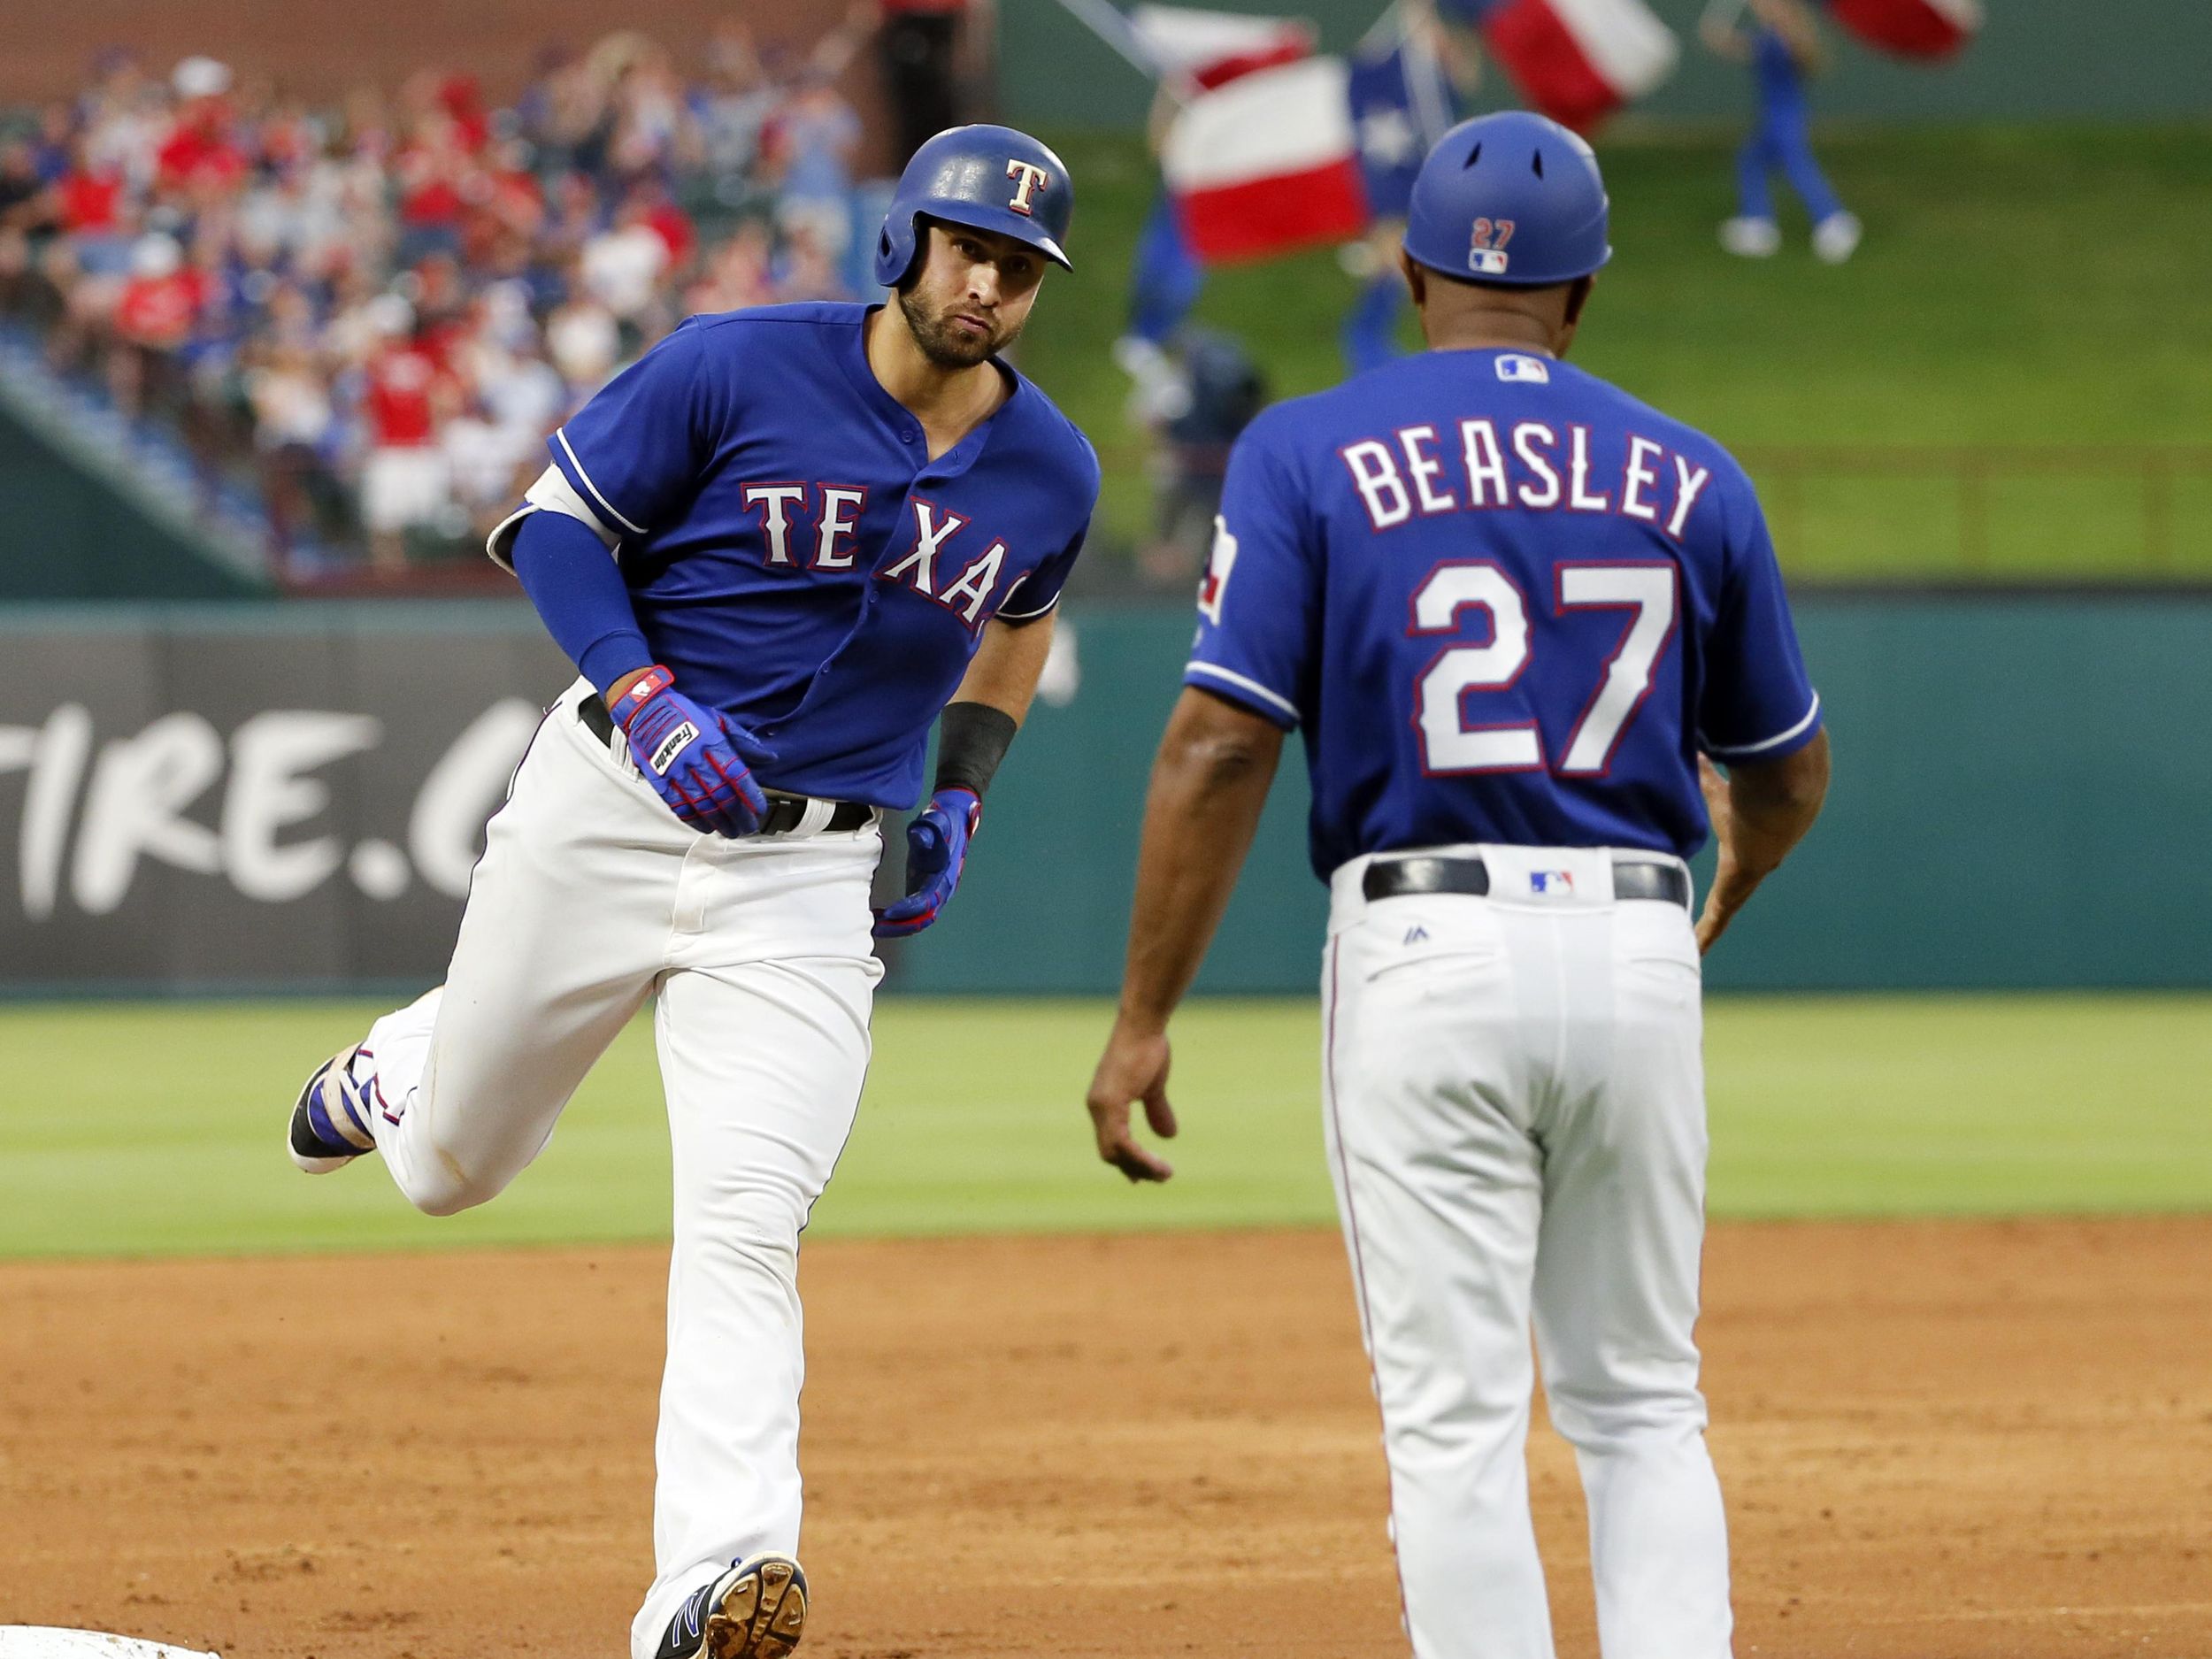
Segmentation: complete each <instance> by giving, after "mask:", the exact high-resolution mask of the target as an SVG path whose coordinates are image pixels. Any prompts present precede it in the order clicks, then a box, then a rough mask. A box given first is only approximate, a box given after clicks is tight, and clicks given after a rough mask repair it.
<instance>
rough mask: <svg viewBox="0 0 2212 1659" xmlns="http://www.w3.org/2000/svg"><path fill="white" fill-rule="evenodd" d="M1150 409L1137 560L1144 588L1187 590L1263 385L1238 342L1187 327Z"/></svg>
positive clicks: (1261, 403) (1176, 339)
mask: <svg viewBox="0 0 2212 1659" xmlns="http://www.w3.org/2000/svg"><path fill="white" fill-rule="evenodd" d="M1163 367H1164V371H1165V372H1166V373H1168V374H1170V375H1171V377H1172V378H1171V379H1170V380H1163V381H1162V382H1161V386H1160V389H1159V393H1158V396H1156V399H1155V401H1154V403H1153V404H1152V406H1151V411H1150V412H1151V415H1152V427H1153V433H1154V443H1153V451H1152V503H1153V535H1152V540H1151V541H1149V542H1148V543H1147V544H1146V546H1145V548H1144V549H1143V551H1142V553H1141V556H1140V557H1139V563H1138V572H1139V574H1140V575H1141V577H1142V578H1143V580H1144V581H1145V584H1146V585H1147V586H1148V587H1152V588H1162V589H1179V588H1185V587H1187V586H1188V585H1189V584H1190V583H1191V582H1193V581H1195V580H1197V578H1198V572H1200V571H1201V570H1202V568H1204V565H1205V562H1206V557H1207V555H1208V552H1209V551H1210V549H1211V548H1212V546H1213V535H1214V517H1215V515H1216V514H1217V513H1218V512H1219V511H1221V484H1222V480H1223V478H1224V477H1225V475H1226V473H1227V472H1228V469H1229V449H1230V447H1231V446H1232V445H1233V444H1234V443H1235V442H1236V441H1237V437H1238V434H1240V433H1242V432H1243V430H1244V429H1245V427H1247V426H1249V425H1251V423H1252V418H1253V417H1254V416H1255V415H1256V414H1258V413H1259V412H1260V411H1261V410H1263V409H1264V408H1265V407H1266V406H1267V401H1268V391H1267V381H1266V380H1265V378H1264V377H1263V375H1262V374H1261V373H1260V369H1259V365H1257V364H1256V363H1255V362H1254V361H1253V360H1252V355H1251V353H1250V352H1248V351H1247V350H1246V349H1245V347H1244V342H1242V341H1240V340H1239V339H1237V338H1236V336H1235V335H1233V334H1223V333H1221V332H1220V331H1219V330H1217V329H1212V328H1206V327H1202V326H1198V325H1196V324H1187V325H1186V326H1183V327H1182V328H1181V329H1179V330H1178V331H1177V333H1176V334H1175V335H1174V336H1173V337H1172V338H1171V340H1170V341H1169V342H1168V345H1167V348H1166V350H1165V352H1164V362H1163Z"/></svg>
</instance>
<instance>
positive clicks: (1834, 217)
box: [1813, 213, 1866, 265]
mask: <svg viewBox="0 0 2212 1659" xmlns="http://www.w3.org/2000/svg"><path fill="white" fill-rule="evenodd" d="M1865 228H1866V227H1864V226H1863V225H1861V224H1860V223H1859V216H1858V215H1857V214H1856V213H1831V214H1829V215H1828V217H1827V218H1826V219H1822V220H1821V221H1820V223H1819V224H1817V225H1816V226H1814V227H1813V253H1814V255H1815V256H1816V257H1817V258H1818V259H1819V260H1820V261H1821V263H1822V264H1824V265H1841V264H1842V263H1843V262H1844V261H1845V260H1846V259H1848V258H1849V257H1851V256H1852V255H1853V254H1854V253H1855V252H1857V251H1858V246H1859V238H1860V237H1861V236H1862V235H1863V234H1865Z"/></svg>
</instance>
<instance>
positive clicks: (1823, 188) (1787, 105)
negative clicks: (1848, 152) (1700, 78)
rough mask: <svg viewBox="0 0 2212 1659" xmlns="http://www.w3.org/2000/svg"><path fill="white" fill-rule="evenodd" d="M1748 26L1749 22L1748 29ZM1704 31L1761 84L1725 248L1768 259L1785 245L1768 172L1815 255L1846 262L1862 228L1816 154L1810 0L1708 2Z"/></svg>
mask: <svg viewBox="0 0 2212 1659" xmlns="http://www.w3.org/2000/svg"><path fill="white" fill-rule="evenodd" d="M1747 25H1748V27H1746V26H1747ZM1699 33H1700V34H1701V35H1702V36H1703V37H1704V40H1705V44H1706V45H1707V47H1708V48H1709V49H1710V50H1712V51H1713V52H1714V53H1715V54H1716V55H1717V56H1719V57H1722V58H1727V59H1729V60H1730V61H1731V62H1732V63H1740V64H1747V65H1750V66H1751V70H1752V73H1753V74H1754V76H1755V79H1756V81H1757V82H1758V89H1759V119H1758V125H1757V126H1756V127H1753V129H1752V131H1751V135H1750V137H1748V138H1747V139H1746V140H1745V141H1744V144H1743V148H1742V149H1741V150H1738V151H1737V152H1736V216H1735V217H1734V218H1733V219H1727V220H1725V221H1724V222H1723V224H1722V225H1721V227H1720V243H1721V246H1722V247H1724V248H1725V249H1727V250H1728V251H1729V252H1730V253H1732V254H1740V255H1741V256H1742V257H1745V258H1747V259H1764V258H1767V257H1770V256H1772V255H1773V254H1774V253H1775V252H1776V251H1777V250H1779V249H1780V247H1781V246H1782V227H1781V226H1780V225H1779V224H1778V223H1777V222H1776V219H1775V216H1774V191H1773V187H1772V184H1771V175H1772V174H1773V173H1776V172H1780V173H1781V174H1782V176H1783V177H1784V178H1786V179H1787V180H1789V184H1790V188H1791V189H1793V190H1794V191H1796V192H1797V196H1798V200H1800V201H1801V202H1802V203H1804V204H1805V211H1806V212H1807V213H1809V214H1810V215H1811V217H1812V221H1813V252H1814V253H1815V254H1816V256H1818V257H1820V258H1821V259H1822V260H1823V261H1824V262H1825V263H1827V264H1829V265H1841V264H1842V263H1843V262H1844V261H1845V260H1847V259H1848V258H1849V257H1851V256H1852V254H1853V253H1854V252H1855V251H1856V250H1857V248H1858V245H1859V236H1860V233H1861V227H1860V224H1859V220H1858V217H1857V215H1855V214H1854V213H1852V212H1851V211H1849V210H1848V209H1847V208H1846V207H1845V206H1844V204H1843V203H1842V201H1841V200H1840V199H1839V197H1838V196H1837V195H1836V192H1835V188H1834V187H1833V186H1832V185H1831V184H1830V183H1829V182H1828V179H1827V175H1826V174H1825V173H1822V172H1821V170H1820V163H1819V162H1818V161H1817V160H1816V159H1815V158H1814V156H1813V141H1812V134H1811V133H1810V132H1809V129H1808V112H1807V109H1806V104H1805V82H1806V81H1807V80H1808V79H1809V77H1811V76H1813V75H1816V74H1819V73H1822V72H1823V71H1824V69H1825V68H1826V67H1827V65H1828V49H1827V46H1826V43H1825V42H1823V41H1822V39H1821V37H1820V26H1819V24H1818V23H1817V22H1816V20H1815V19H1814V17H1813V13H1812V10H1811V8H1810V7H1809V6H1808V5H1807V4H1805V0H1744V4H1742V5H1741V6H1740V7H1738V8H1737V9H1736V10H1735V12H1734V13H1733V15H1731V14H1730V10H1729V0H1719V4H1716V5H1714V6H1712V7H1709V9H1708V10H1707V12H1706V13H1705V17H1704V19H1703V21H1702V22H1701V24H1700V26H1699Z"/></svg>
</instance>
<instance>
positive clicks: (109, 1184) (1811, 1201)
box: [0, 995, 2212, 1256]
mask: <svg viewBox="0 0 2212 1659" xmlns="http://www.w3.org/2000/svg"><path fill="white" fill-rule="evenodd" d="M377 1011H379V1010H375V1009H373V1008H371V1007H368V1006H366V1005H364V1004H359V1003H334V1002H256V1003H215V1004H142V1005H131V1004H95V1005H69V1006H44V1007H41V1006H32V1005H19V1006H14V1007H7V1008H0V1079H5V1082H4V1085H0V1087H4V1090H5V1094H4V1101H5V1104H4V1106H0V1256H50V1255H107V1254H142V1253H152V1254H166V1253H175V1252H187V1253H203V1252H222V1251H291V1250H301V1249H322V1248H344V1247H361V1248H383V1247H430V1246H438V1245H443V1244H449V1243H456V1242H468V1243H492V1242H501V1243H545V1242H555V1241H562V1240H608V1239H623V1238H647V1237H657V1236H661V1235H663V1234H664V1232H665V1228H666V1223H665V1210H666V1203H667V1198H666V1180H667V1149H666V1133H665V1127H664V1122H663V1119H662V1114H661V1108H660V1104H659V1086H658V1080H657V1077H656V1076H655V1074H654V1070H653V1059H652V1046H651V1042H650V1041H649V1032H647V1031H646V1030H645V1029H644V1028H643V1027H642V1026H640V1027H638V1028H635V1029H634V1030H632V1031H631V1032H630V1033H627V1034H626V1037H625V1038H624V1040H623V1041H621V1042H620V1043H619V1044H618V1046H617V1047H616V1048H615V1049H614V1051H613V1052H612V1053H611V1055H610V1056H608V1057H607V1059H606V1060H605V1061H604V1062H603V1064H601V1066H600V1067H599V1069H598V1071H596V1072H595V1074H594V1076H593V1077H592V1079H591V1081H590V1082H589V1084H588V1085H587V1087H586V1088H585V1090H584V1092H583V1094H581V1095H580V1097H579V1098H578V1099H577V1101H576V1102H575V1103H574V1104H573V1105H572V1107H571V1108H570V1110H569V1113H568V1116H567V1118H566V1119H565V1121H564V1123H563V1124H562V1126H561V1129H560V1131H559V1133H558V1134H557V1136H556V1137H555V1139H554V1141H553V1144H552V1146H551V1148H549V1150H548V1152H547V1153H546V1155H545V1156H544V1157H543V1158H541V1160H540V1162H539V1163H538V1164H536V1165H535V1166H534V1168H532V1169H531V1170H530V1171H528V1172H527V1173H526V1175H525V1176H524V1177H523V1178H522V1179H520V1180H519V1181H518V1182H517V1184H516V1185H515V1186H514V1187H513V1188H511V1190H510V1191H509V1192H508V1193H506V1194H504V1195H503V1197H502V1198H501V1199H500V1200H499V1201H498V1202H496V1203H495V1204H492V1205H489V1206H488V1207H486V1208H484V1209H481V1210H477V1211H474V1212H472V1213H471V1214H469V1215H466V1216H463V1217H457V1218H455V1219H453V1220H449V1221H440V1222H433V1221H430V1220H426V1219H425V1218H424V1217H419V1216H417V1215H416V1214H414V1212H413V1211H411V1210H409V1209H408V1208H407V1207H406V1206H405V1205H404V1203H403V1202H402V1201H401V1200H400V1199H399V1198H398V1196H397V1195H396V1193H395V1192H394V1190H393V1188H392V1187H391V1184H390V1183H389V1182H388V1180H386V1179H384V1176H383V1174H382V1172H381V1171H378V1170H375V1169H372V1168H367V1167H356V1168H354V1169H351V1170H348V1171H343V1172H342V1173H341V1174H339V1175H337V1176H334V1177H329V1178H326V1179H316V1180H311V1179H307V1178H306V1177H303V1176H301V1175H299V1174H297V1173H296V1171H293V1170H292V1168H291V1167H290V1165H289V1164H288V1163H287V1162H286V1161H285V1158H284V1156H283V1154H282V1151H281V1150H280V1147H279V1145H278V1137H279V1134H280V1131H281V1128H282V1123H283V1117H284V1106H285V1104H286V1102H288V1100H289V1098H290V1095H291V1093H292V1091H293V1090H294V1089H295V1088H296V1087H297V1084H298V1081H299V1079H300V1078H301V1077H303V1075H305V1073H306V1071H308V1070H309V1069H310V1068H311V1066H312V1065H313V1064H314V1063H315V1062H316V1061H317V1060H318V1059H319V1058H320V1057H321V1056H323V1055H324V1054H326V1053H327V1052H328V1051H329V1049H330V1048H333V1047H334V1046H335V1045H336V1044H337V1043H338V1042H339V1041H342V1040H343V1039H344V1038H345V1037H346V1036H347V1035H349V1034H350V1033H356V1032H358V1031H359V1030H360V1029H362V1027H363V1025H364V1024H365V1021H366V1019H367V1018H369V1017H371V1016H372V1015H373V1013H375V1012H377ZM1108 1012H1109V1010H1108V1008H1107V1006H1106V1005H1105V1004H1104V1003H1102V1002H953V1001H944V1002H940V1001H933V1000H926V999H906V1000H898V999H892V1000H887V1002H884V1003H883V1004H882V1005H881V1007H880V1008H879V1016H878V1021H877V1048H876V1063H875V1065H874V1068H873V1070H872V1073H871V1076H870V1080H869V1087H868V1097H867V1100H866V1102H865V1103H864V1106H863V1109H862V1118H861V1125H860V1128H859V1130H858V1132H857V1133H856V1135H855V1136H854V1139H853V1141H852V1144H851V1147H850V1148H849V1150H848V1152H847V1154H846V1156H845V1159H844V1162H843V1164H842V1166H841V1169H840V1171H839V1173H838V1178H837V1181H836V1184H835V1186H834V1187H833V1189H832V1191H831V1194H830V1195H829V1196H828V1197H827V1198H826V1200H825V1201H824V1202H823V1204H822V1206H821V1209H820V1210H819V1212H818V1217H817V1226H818V1229H819V1230H820V1231H821V1232H823V1233H876V1234H884V1233H961V1232H977V1231H995V1230H1013V1229H1021V1230H1060V1229H1108V1228H1136V1227H1154V1226H1163V1227H1204V1226H1222V1225H1257V1224H1272V1223H1289V1224H1301V1223H1313V1224H1325V1223H1327V1222H1328V1221H1329V1220H1330V1218H1331V1209H1330V1201H1329V1191H1328V1181H1327V1178H1326V1173H1325V1170H1324V1168H1323V1164H1322V1158H1321V1148H1320V1132H1319V1126H1318V1119H1317V1106H1316V1101H1317V1085H1316V1071H1317V1052H1318V1033H1317V1022H1316V1017H1315V1010H1314V1008H1313V1005H1312V1004H1310V1003H1309V1002H1297V1001H1284V1002H1202V1003H1200V1004H1197V1005H1195V1006H1194V1007H1193V1008H1192V1009H1191V1010H1189V1011H1188V1012H1187V1015H1186V1016H1185V1017H1184V1018H1183V1019H1182V1020H1181V1021H1180V1022H1179V1025H1178V1028H1177V1033H1176V1036H1177V1042H1178V1054H1179V1062H1178V1067H1177V1072H1176V1084H1177V1087H1176V1088H1175V1090H1174V1094H1175V1098H1176V1100H1177V1102H1178V1105H1179V1110H1180V1111H1181V1113H1182V1116H1183V1121H1184V1125H1185V1129H1184V1133H1183V1136H1182V1138H1181V1140H1180V1141H1179V1147H1178V1149H1177V1151H1176V1154H1175V1156H1176V1157H1177V1160H1178V1163H1179V1171H1180V1172H1179V1175H1178V1177H1177V1179H1175V1180H1174V1181H1173V1182H1172V1183H1171V1184H1170V1185H1168V1186H1167V1187H1163V1188H1148V1189H1144V1190H1141V1191H1139V1190H1133V1189H1131V1188H1129V1187H1126V1186H1125V1185H1124V1184H1123V1182H1122V1181H1121V1179H1119V1178H1118V1176H1115V1175H1114V1174H1112V1173H1111V1172H1110V1171H1107V1170H1106V1169H1105V1168H1104V1167H1103V1166H1102V1165H1101V1164H1098V1163H1097V1162H1096V1160H1095V1158H1094V1156H1093V1154H1092V1152H1091V1149H1090V1142H1089V1133H1088V1125H1087V1119H1086V1118H1085V1117H1084V1114H1083V1111H1082V1107H1081V1094H1082V1088H1083V1085H1084V1083H1085V1081H1086V1080H1087V1078H1088V1076H1089V1071H1090V1065H1091V1063H1092V1060H1093V1058H1094V1052H1095V1048H1096V1045H1097V1043H1098V1041H1100V1039H1101V1038H1102V1035H1103V1033H1104V1030H1105V1025H1106V1020H1107V1016H1108ZM1707 1051H1708V1058H1709V1071H1710V1075H1711V1094H1712V1116H1713V1180H1712V1200H1713V1207H1714V1209H1715V1210H1716V1212H1717V1213H1719V1214H1723V1215H1731V1216H1816V1215H1817V1216H1832V1215H1903V1214H1945V1213H1978V1214H2005V1213H2025V1212H2035V1211H2055V1210H2180V1209H2195V1208H2202V1207H2206V1206H2212V1111H2208V1110H2207V1109H2206V1095H2205V1084H2204V1079H2205V1078H2206V1077H2208V1076H2212V997H2208V996H2203V995H2163V996H2125V997H2122V996H2095V997H2091V996H2079V997H2019V996H2015V997H2001V998H2000V997H1915V998H1908V997H1889V996H1883V997H1862V998H1852V999H1819V1000H1815V999H1779V998H1777V999H1756V1000H1724V1001H1720V1002H1717V1003H1716V1005H1715V1006H1714V1007H1713V1009H1712V1010H1711V1013H1710V1018H1709V1036H1708V1043H1707Z"/></svg>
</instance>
